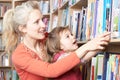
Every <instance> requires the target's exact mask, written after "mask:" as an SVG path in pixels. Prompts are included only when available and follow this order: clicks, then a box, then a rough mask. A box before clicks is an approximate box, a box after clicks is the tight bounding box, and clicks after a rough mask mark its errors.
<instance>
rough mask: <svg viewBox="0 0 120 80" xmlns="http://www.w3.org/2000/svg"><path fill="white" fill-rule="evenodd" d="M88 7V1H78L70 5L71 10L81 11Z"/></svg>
mask: <svg viewBox="0 0 120 80" xmlns="http://www.w3.org/2000/svg"><path fill="white" fill-rule="evenodd" d="M83 6H84V7H87V0H78V1H77V2H75V3H73V4H71V5H70V8H74V9H80V8H82V7H83Z"/></svg>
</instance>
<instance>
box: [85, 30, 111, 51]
mask: <svg viewBox="0 0 120 80" xmlns="http://www.w3.org/2000/svg"><path fill="white" fill-rule="evenodd" d="M109 42H110V32H106V33H103V34H102V35H100V36H98V37H96V38H94V39H92V40H90V41H88V42H87V43H86V44H85V45H84V46H86V48H87V49H88V51H95V50H103V49H105V46H106V45H108V43H109Z"/></svg>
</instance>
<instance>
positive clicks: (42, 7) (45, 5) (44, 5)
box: [39, 0, 50, 14]
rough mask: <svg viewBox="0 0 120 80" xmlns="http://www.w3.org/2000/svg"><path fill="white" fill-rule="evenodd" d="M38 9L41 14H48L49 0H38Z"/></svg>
mask: <svg viewBox="0 0 120 80" xmlns="http://www.w3.org/2000/svg"><path fill="white" fill-rule="evenodd" d="M39 5H40V10H41V11H42V14H48V13H50V1H49V0H48V1H43V0H41V1H39Z"/></svg>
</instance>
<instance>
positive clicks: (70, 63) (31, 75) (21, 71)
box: [12, 43, 80, 80]
mask: <svg viewBox="0 0 120 80" xmlns="http://www.w3.org/2000/svg"><path fill="white" fill-rule="evenodd" d="M12 62H13V64H14V67H15V69H16V71H17V73H18V75H19V78H20V80H45V77H48V78H53V77H58V76H60V75H61V74H63V73H65V72H66V71H69V70H70V69H71V68H73V67H74V66H76V65H77V64H78V63H79V62H80V60H79V58H78V57H77V55H76V54H75V53H74V52H73V53H71V55H69V57H66V58H64V59H61V60H59V61H57V62H55V63H52V64H51V63H48V62H44V61H42V60H41V59H40V58H39V57H38V56H37V55H36V53H35V52H34V51H32V50H30V49H29V48H27V47H26V46H25V45H24V44H23V43H20V44H19V45H18V46H17V48H16V49H15V51H14V52H13V54H12ZM64 64H66V65H64Z"/></svg>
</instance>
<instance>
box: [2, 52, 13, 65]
mask: <svg viewBox="0 0 120 80" xmlns="http://www.w3.org/2000/svg"><path fill="white" fill-rule="evenodd" d="M9 66H12V62H11V55H10V54H8V53H6V52H2V53H0V67H9Z"/></svg>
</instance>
